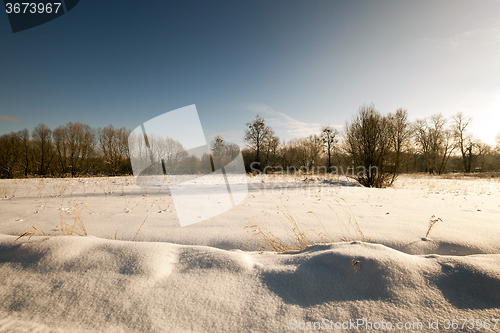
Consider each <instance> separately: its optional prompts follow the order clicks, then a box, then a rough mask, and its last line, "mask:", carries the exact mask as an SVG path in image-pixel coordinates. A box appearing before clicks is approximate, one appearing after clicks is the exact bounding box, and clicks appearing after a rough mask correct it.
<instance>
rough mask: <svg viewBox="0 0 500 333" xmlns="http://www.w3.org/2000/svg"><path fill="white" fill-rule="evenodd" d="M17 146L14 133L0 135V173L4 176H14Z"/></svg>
mask: <svg viewBox="0 0 500 333" xmlns="http://www.w3.org/2000/svg"><path fill="white" fill-rule="evenodd" d="M18 148H19V145H18V142H17V136H16V133H14V132H12V133H10V134H4V135H2V136H0V175H2V176H4V177H6V178H12V177H13V176H14V173H15V167H16V165H17V163H16V155H17V150H18Z"/></svg>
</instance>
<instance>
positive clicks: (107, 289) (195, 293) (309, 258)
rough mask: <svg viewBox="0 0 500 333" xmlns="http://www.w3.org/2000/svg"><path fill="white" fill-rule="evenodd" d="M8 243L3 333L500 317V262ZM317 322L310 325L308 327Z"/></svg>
mask: <svg viewBox="0 0 500 333" xmlns="http://www.w3.org/2000/svg"><path fill="white" fill-rule="evenodd" d="M15 239H16V238H15V237H13V236H5V235H0V279H1V280H2V282H3V283H2V284H1V285H0V300H1V301H0V317H1V318H3V319H2V320H0V331H1V332H10V331H23V330H24V331H39V332H53V331H72V332H85V331H102V332H166V331H168V332H185V331H189V332H234V331H239V332H243V331H252V332H266V331H270V332H278V331H287V330H289V324H288V323H289V322H290V320H291V318H294V319H296V320H298V321H308V320H313V319H314V320H321V318H332V319H333V318H337V319H338V320H349V319H351V318H354V319H356V318H359V316H360V311H362V316H363V317H364V318H368V317H369V318H386V319H387V320H389V319H390V320H393V321H394V320H421V321H427V320H428V319H429V318H438V319H439V318H441V319H443V318H449V317H450V316H452V317H453V316H455V317H456V318H461V317H459V316H462V317H463V316H464V315H467V316H469V317H470V316H473V317H474V318H476V317H477V318H483V317H484V318H498V315H500V310H499V308H500V255H495V254H485V255H468V256H441V255H437V254H433V255H411V254H407V253H403V252H401V251H397V250H395V249H392V248H389V247H387V246H385V245H381V244H371V243H363V242H351V243H334V244H329V245H315V246H312V247H309V248H307V249H305V250H303V251H300V252H295V253H285V254H275V253H268V252H263V253H261V252H243V251H240V250H230V251H227V250H222V249H217V248H212V247H208V246H191V245H177V244H170V243H146V242H144V243H136V242H125V241H113V240H106V239H100V238H96V237H62V236H60V237H51V238H42V237H33V238H32V239H31V240H30V241H25V242H24V243H21V242H20V241H15ZM311 318H312V319H311Z"/></svg>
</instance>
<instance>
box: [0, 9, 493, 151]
mask: <svg viewBox="0 0 500 333" xmlns="http://www.w3.org/2000/svg"><path fill="white" fill-rule="evenodd" d="M0 45H1V50H2V51H1V52H0V62H1V64H2V66H0V115H1V116H0V133H8V132H10V131H17V130H20V129H22V128H25V127H26V128H28V129H30V130H31V129H33V127H34V126H36V125H37V124H38V123H42V122H43V123H45V124H47V125H48V126H49V127H51V128H52V129H54V128H55V127H57V126H58V125H61V124H65V123H67V122H69V121H73V122H75V121H80V122H83V123H87V124H89V125H91V126H93V127H103V126H106V125H108V124H110V123H111V124H113V125H114V126H115V127H121V126H125V127H127V128H130V129H133V128H135V127H137V126H138V125H140V124H141V123H144V122H145V121H147V120H149V119H151V118H153V117H156V116H158V115H160V114H162V113H164V112H167V111H170V110H174V109H177V108H181V107H184V106H187V105H191V104H196V107H197V109H198V113H199V115H200V119H201V124H202V126H203V128H204V131H205V135H206V137H207V139H211V138H212V137H213V136H214V135H215V134H222V135H223V136H225V137H226V139H227V140H228V141H232V142H236V143H239V144H242V142H243V140H242V139H243V132H244V130H245V123H246V122H249V121H251V120H252V119H253V118H254V117H255V116H256V114H257V113H259V114H260V115H261V116H263V117H265V118H266V119H267V120H268V123H269V124H270V125H271V126H272V127H273V129H274V130H275V132H276V134H277V135H278V136H279V137H280V138H281V139H291V138H294V137H300V136H305V135H308V134H312V133H315V132H317V131H318V129H319V127H320V126H322V125H327V124H329V125H334V126H339V128H342V127H343V125H344V124H345V121H346V120H348V119H351V117H352V116H353V115H354V114H355V113H356V112H357V110H358V108H359V106H360V105H362V104H364V103H371V102H373V103H374V104H375V106H376V108H377V109H378V110H380V111H381V112H384V113H386V112H393V111H395V110H396V109H397V108H399V107H403V108H406V109H408V112H409V115H410V117H411V119H415V118H423V117H428V116H430V115H432V114H434V113H438V112H441V113H443V114H444V115H445V116H447V117H450V116H452V115H453V114H455V113H456V112H458V111H461V112H464V113H465V114H466V115H468V116H472V117H473V123H472V125H471V130H472V131H473V132H474V133H475V134H476V136H477V137H479V138H480V139H482V140H483V141H485V142H488V143H493V142H494V137H495V135H496V134H498V133H500V125H499V124H500V61H499V60H500V2H499V1H480V2H479V1H475V2H472V1H326V0H324V1H323V0H322V1H316V0H309V1H302V0H300V1H295V0H284V1H280V0H265V1H259V0H254V1H235V0H231V1H123V0H121V1H118V0H107V1H97V0H81V1H80V3H79V4H78V5H77V6H76V7H75V8H74V9H73V10H72V11H70V12H69V13H67V14H66V15H63V16H62V17H60V18H58V19H56V20H53V21H51V22H48V23H46V24H44V25H41V26H38V27H35V28H32V29H29V30H26V31H22V32H19V33H16V34H13V33H12V32H11V30H10V26H9V22H8V18H7V15H6V14H3V15H0ZM15 119H19V120H20V121H12V120H15Z"/></svg>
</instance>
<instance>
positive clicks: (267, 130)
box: [244, 115, 274, 170]
mask: <svg viewBox="0 0 500 333" xmlns="http://www.w3.org/2000/svg"><path fill="white" fill-rule="evenodd" d="M246 126H247V130H246V131H245V137H244V140H245V142H246V144H247V146H248V148H250V149H251V150H252V151H254V152H255V162H258V163H259V167H258V168H259V170H260V169H261V166H260V163H261V159H262V151H263V149H264V147H265V146H266V145H267V144H268V143H269V142H270V141H271V139H272V138H273V137H274V131H273V130H272V128H271V127H269V126H267V125H266V123H265V119H264V118H262V117H260V116H259V115H257V117H256V118H255V119H254V120H253V121H252V122H251V123H247V124H246Z"/></svg>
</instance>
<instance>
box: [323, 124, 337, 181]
mask: <svg viewBox="0 0 500 333" xmlns="http://www.w3.org/2000/svg"><path fill="white" fill-rule="evenodd" d="M338 134H339V131H337V130H336V129H335V128H333V127H332V126H325V127H323V128H322V129H321V140H322V142H323V145H324V147H325V150H326V153H327V156H328V159H327V162H328V163H327V168H328V169H327V170H328V172H331V171H332V170H331V169H332V153H333V149H334V148H335V145H336V144H337V142H338V139H337V136H338Z"/></svg>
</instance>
